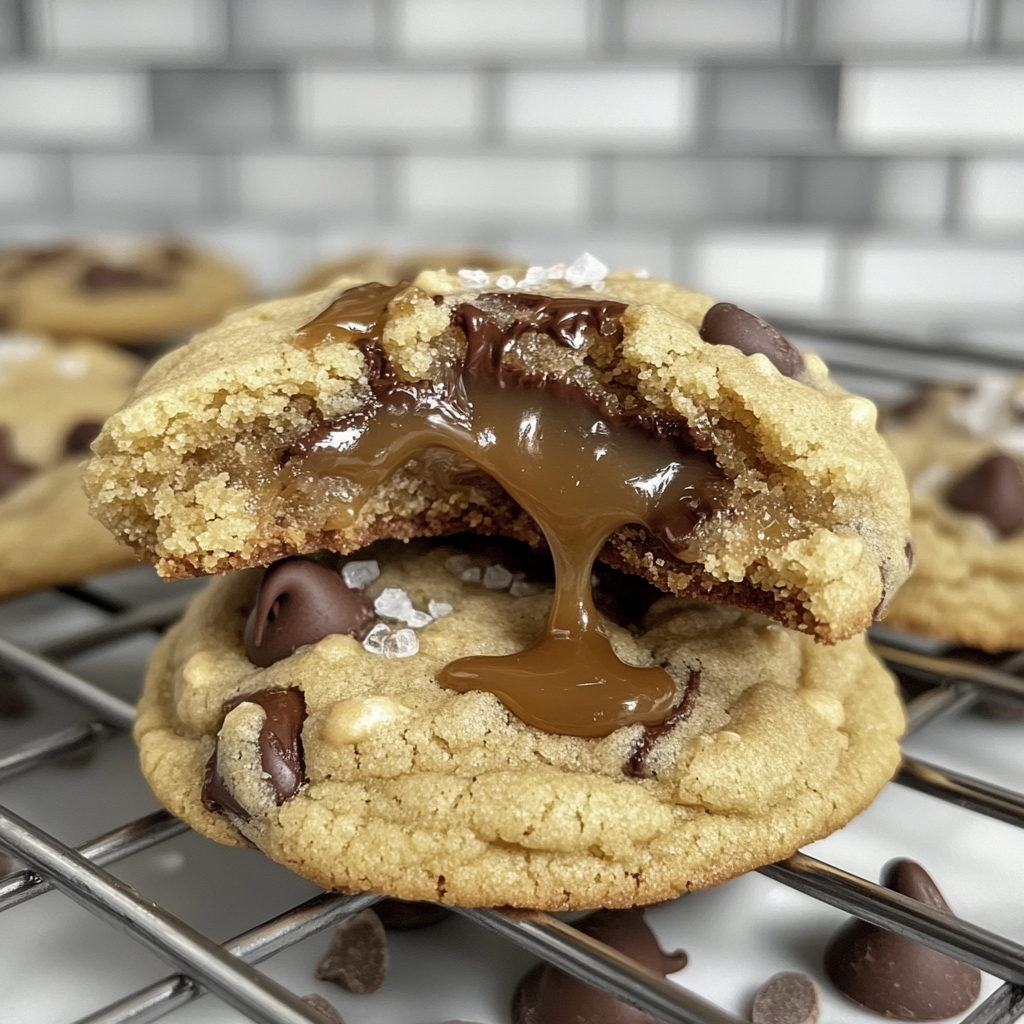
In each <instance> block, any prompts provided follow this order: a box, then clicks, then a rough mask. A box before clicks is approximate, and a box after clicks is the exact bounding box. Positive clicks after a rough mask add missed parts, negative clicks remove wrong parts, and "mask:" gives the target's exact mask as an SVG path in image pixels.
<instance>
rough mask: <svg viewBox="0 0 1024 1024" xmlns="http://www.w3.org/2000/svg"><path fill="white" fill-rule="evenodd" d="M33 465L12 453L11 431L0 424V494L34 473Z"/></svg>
mask: <svg viewBox="0 0 1024 1024" xmlns="http://www.w3.org/2000/svg"><path fill="white" fill-rule="evenodd" d="M35 471H36V469H35V466H30V465H28V463H26V462H21V461H20V460H19V459H18V457H17V455H15V454H14V445H13V443H12V442H11V432H10V430H8V429H7V427H4V426H0V495H2V494H6V493H7V492H8V491H10V490H13V489H14V488H15V487H17V486H18V484H20V483H22V482H23V481H25V480H27V479H28V478H29V477H30V476H32V475H33V474H34V473H35Z"/></svg>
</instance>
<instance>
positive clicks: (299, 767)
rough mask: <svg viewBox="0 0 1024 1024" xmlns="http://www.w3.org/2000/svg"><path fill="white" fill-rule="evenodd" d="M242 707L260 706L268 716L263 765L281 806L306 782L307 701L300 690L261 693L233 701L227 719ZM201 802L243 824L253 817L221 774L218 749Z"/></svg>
mask: <svg viewBox="0 0 1024 1024" xmlns="http://www.w3.org/2000/svg"><path fill="white" fill-rule="evenodd" d="M239 704H258V705H259V706H260V707H261V708H263V710H264V711H265V712H266V718H265V720H264V722H263V728H261V729H260V736H259V747H260V762H261V765H262V768H263V772H264V774H265V775H266V776H267V781H268V782H269V783H270V785H271V787H272V788H273V790H274V800H275V802H276V803H277V805H278V806H280V805H281V804H283V803H284V802H285V801H286V800H290V799H291V798H292V797H293V796H295V794H296V793H297V792H298V791H299V788H300V787H301V786H302V784H303V782H305V781H306V771H305V765H304V763H303V758H302V740H301V738H300V734H301V732H302V723H303V722H304V721H305V720H306V701H305V698H304V697H303V696H302V692H301V691H300V690H260V691H259V692H258V693H247V694H243V695H242V696H240V697H236V698H235V699H234V700H231V701H229V702H228V703H227V704H225V705H224V713H225V715H226V714H227V713H228V712H229V711H232V710H234V709H235V708H236V707H238V705H239ZM201 799H202V801H203V806H204V807H205V808H206V809H207V810H208V811H213V812H214V813H217V812H220V811H229V812H231V813H232V814H234V815H236V816H237V817H239V818H242V819H243V820H247V819H248V817H249V815H248V814H247V813H246V812H245V810H244V809H243V808H242V807H241V805H240V804H239V803H238V801H237V800H236V799H235V798H234V796H233V795H232V794H231V792H230V790H229V789H228V787H227V784H226V783H225V781H224V779H223V777H222V776H221V774H220V771H219V770H218V767H217V750H216V748H214V751H213V754H212V755H211V757H210V760H209V761H208V762H207V765H206V775H205V778H204V779H203V789H202V793H201Z"/></svg>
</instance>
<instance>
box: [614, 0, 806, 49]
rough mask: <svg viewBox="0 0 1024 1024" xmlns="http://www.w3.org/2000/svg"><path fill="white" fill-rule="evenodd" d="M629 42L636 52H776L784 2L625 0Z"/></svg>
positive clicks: (780, 31) (770, 0)
mask: <svg viewBox="0 0 1024 1024" xmlns="http://www.w3.org/2000/svg"><path fill="white" fill-rule="evenodd" d="M624 25H625V37H626V42H627V44H628V46H629V47H630V48H631V49H634V50H638V51H645V50H658V51H664V50H674V51H681V52H683V53H688V52H690V51H695V50H696V51H702V50H711V51H722V52H727V53H762V52H763V53H771V52H773V51H775V52H777V51H778V50H779V49H780V48H781V46H782V42H783V33H784V30H785V25H786V4H785V2H784V0H626V7H625V14H624Z"/></svg>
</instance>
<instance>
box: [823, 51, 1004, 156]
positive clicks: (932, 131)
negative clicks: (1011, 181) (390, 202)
mask: <svg viewBox="0 0 1024 1024" xmlns="http://www.w3.org/2000/svg"><path fill="white" fill-rule="evenodd" d="M841 93H842V95H841V101H840V128H841V133H842V136H843V138H844V139H845V140H846V141H847V142H848V143H849V144H850V145H854V146H862V147H870V148H893V149H896V150H897V151H900V150H907V149H913V148H928V147H931V148H941V147H947V146H949V145H961V144H962V145H972V144H979V145H984V144H986V143H1008V142H1015V143H1020V142H1021V141H1024V67H1020V66H1010V65H1003V66H998V65H996V66H991V65H974V66H971V65H960V64H954V65H942V66H939V65H922V66H916V67H914V66H895V67H890V66H874V67H872V66H857V65H852V66H849V67H846V68H844V70H843V81H842V90H841Z"/></svg>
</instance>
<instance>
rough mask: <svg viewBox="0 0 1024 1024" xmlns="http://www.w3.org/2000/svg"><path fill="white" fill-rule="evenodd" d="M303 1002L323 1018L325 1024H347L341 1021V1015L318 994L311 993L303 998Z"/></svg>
mask: <svg viewBox="0 0 1024 1024" xmlns="http://www.w3.org/2000/svg"><path fill="white" fill-rule="evenodd" d="M302 1001H303V1002H304V1003H305V1004H306V1005H307V1006H309V1007H312V1009H314V1010H316V1012H317V1013H319V1014H320V1016H321V1017H323V1019H324V1024H345V1022H344V1021H343V1020H342V1019H341V1014H340V1013H338V1011H337V1010H336V1009H335V1008H334V1007H333V1006H331V1004H330V1003H329V1002H327V1000H326V999H324V997H323V996H321V995H317V993H316V992H310V993H309V995H308V996H303V997H302Z"/></svg>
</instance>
